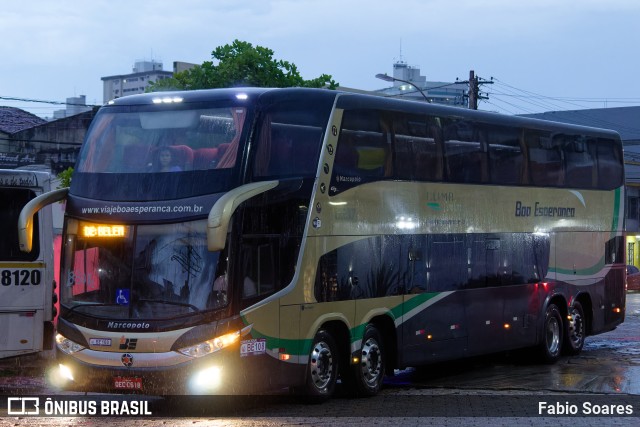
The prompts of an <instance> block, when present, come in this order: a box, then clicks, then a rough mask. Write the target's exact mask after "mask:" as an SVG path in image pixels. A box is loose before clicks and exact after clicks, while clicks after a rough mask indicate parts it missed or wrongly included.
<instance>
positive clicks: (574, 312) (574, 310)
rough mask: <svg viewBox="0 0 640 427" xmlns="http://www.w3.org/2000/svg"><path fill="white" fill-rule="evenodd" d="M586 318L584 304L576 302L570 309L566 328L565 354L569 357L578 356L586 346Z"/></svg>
mask: <svg viewBox="0 0 640 427" xmlns="http://www.w3.org/2000/svg"><path fill="white" fill-rule="evenodd" d="M585 330H586V328H585V318H584V310H583V309H582V304H580V303H579V302H578V301H575V302H574V303H573V305H572V306H571V308H570V309H569V317H568V319H567V322H566V326H565V337H564V348H563V350H564V352H565V353H566V354H569V355H576V354H578V353H580V352H581V351H582V347H583V346H584V339H585V336H586V332H585Z"/></svg>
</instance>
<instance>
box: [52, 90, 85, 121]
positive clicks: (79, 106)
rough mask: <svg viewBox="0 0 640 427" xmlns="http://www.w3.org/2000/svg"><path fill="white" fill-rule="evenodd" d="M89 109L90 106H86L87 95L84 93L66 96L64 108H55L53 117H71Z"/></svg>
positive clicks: (55, 118)
mask: <svg viewBox="0 0 640 427" xmlns="http://www.w3.org/2000/svg"><path fill="white" fill-rule="evenodd" d="M89 110H91V107H89V106H87V97H86V96H85V95H79V96H73V97H71V98H67V102H66V107H65V109H64V110H55V111H54V112H53V119H54V120H57V119H63V118H65V117H71V116H75V115H76V114H80V113H84V112H85V111H89Z"/></svg>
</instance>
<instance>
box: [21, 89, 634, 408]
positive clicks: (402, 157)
mask: <svg viewBox="0 0 640 427" xmlns="http://www.w3.org/2000/svg"><path fill="white" fill-rule="evenodd" d="M623 186H624V172H623V158H622V147H621V142H620V138H619V136H618V135H617V134H616V133H615V132H612V131H608V130H599V129H593V128H587V127H577V126H570V125H565V124H558V123H551V122H545V121H539V120H531V119H525V118H518V117H506V116H502V115H498V114H492V113H484V112H478V111H470V110H464V109H458V108H448V107H445V106H437V105H431V104H425V103H420V102H409V101H402V100H397V99H385V98H382V97H375V96H366V95H360V94H353V93H344V92H337V91H330V90H321V89H299V88H296V89H293V88H290V89H257V88H251V89H238V88H235V89H217V90H205V91H190V92H171V93H158V94H145V95H135V96H130V97H124V98H120V99H117V100H115V101H114V102H112V103H111V105H107V106H104V107H103V108H102V109H101V110H100V112H99V113H98V115H97V116H96V118H95V119H94V122H93V124H92V126H91V129H90V130H89V132H88V134H87V137H86V141H85V142H84V144H83V147H82V149H81V153H80V156H79V160H78V162H77V165H76V170H75V172H74V175H73V180H72V184H71V187H70V189H69V191H68V194H67V195H66V196H65V197H66V216H65V226H64V239H63V248H62V261H61V262H62V266H61V290H60V291H61V313H60V318H59V322H58V335H57V349H58V357H59V362H60V377H61V380H60V381H61V386H63V387H66V388H69V389H76V390H96V391H109V392H113V391H119V390H125V391H127V390H128V391H141V392H145V393H156V394H189V393H198V394H207V393H212V394H216V393H218V394H231V393H247V392H253V391H256V390H259V389H263V388H264V387H268V388H279V387H290V388H291V389H292V390H297V391H301V392H305V393H308V394H309V395H311V396H315V397H316V398H323V397H328V396H330V395H331V394H332V393H333V391H334V388H335V385H336V383H337V381H340V382H341V383H342V384H344V387H346V388H347V389H348V390H351V391H352V392H353V393H354V394H360V395H371V394H375V393H377V392H378V391H379V389H380V388H381V385H382V383H383V378H384V376H385V375H386V374H392V373H393V370H394V369H396V368H404V367H408V366H418V365H426V364H429V363H431V362H435V361H442V360H448V359H455V358H462V357H467V356H473V355H479V354H487V353H494V352H499V351H505V350H510V349H517V348H527V347H532V348H535V349H536V351H538V352H539V355H540V358H541V359H542V360H543V361H546V362H554V361H556V360H557V359H558V358H559V357H560V356H561V354H562V353H563V352H564V353H565V354H576V353H578V352H580V350H581V349H582V347H583V344H584V340H585V337H586V336H588V335H591V334H598V333H602V332H605V331H609V330H611V329H613V328H615V327H616V326H617V325H618V324H620V323H621V322H622V321H623V319H624V310H625V291H624V290H625V262H624V243H623V242H624V240H623V213H624V209H623V200H624V197H623V188H624V187H623ZM23 238H25V239H27V240H28V233H25V234H24V236H23Z"/></svg>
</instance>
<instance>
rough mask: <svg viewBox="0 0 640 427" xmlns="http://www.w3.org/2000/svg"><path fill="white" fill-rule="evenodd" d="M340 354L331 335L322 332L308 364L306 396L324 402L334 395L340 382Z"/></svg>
mask: <svg viewBox="0 0 640 427" xmlns="http://www.w3.org/2000/svg"><path fill="white" fill-rule="evenodd" d="M338 360H339V354H338V347H337V346H336V342H335V340H334V339H333V337H332V336H331V334H330V333H329V332H327V331H325V330H320V331H318V333H317V334H316V336H315V338H314V339H313V344H312V345H311V352H310V353H309V362H308V364H307V379H306V395H307V397H308V398H310V400H312V401H323V400H326V399H328V398H330V397H331V396H332V395H333V391H334V389H335V387H336V382H337V380H338V368H339V363H338Z"/></svg>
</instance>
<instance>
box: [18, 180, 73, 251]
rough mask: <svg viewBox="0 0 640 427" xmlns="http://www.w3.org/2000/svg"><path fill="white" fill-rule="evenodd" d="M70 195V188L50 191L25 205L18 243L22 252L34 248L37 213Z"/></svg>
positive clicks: (21, 213)
mask: <svg viewBox="0 0 640 427" xmlns="http://www.w3.org/2000/svg"><path fill="white" fill-rule="evenodd" d="M68 193H69V189H68V188H61V189H59V190H54V191H49V192H48V193H44V194H41V195H39V196H38V197H35V198H33V199H31V200H30V201H29V203H27V204H26V205H24V207H23V208H22V210H21V211H20V216H19V217H18V241H19V243H20V250H21V251H22V252H31V248H32V247H33V216H34V215H35V214H36V212H38V211H39V210H40V209H42V208H44V207H45V206H48V205H50V204H51V203H55V202H59V201H60V200H64V199H65V198H66V197H67V194H68Z"/></svg>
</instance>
